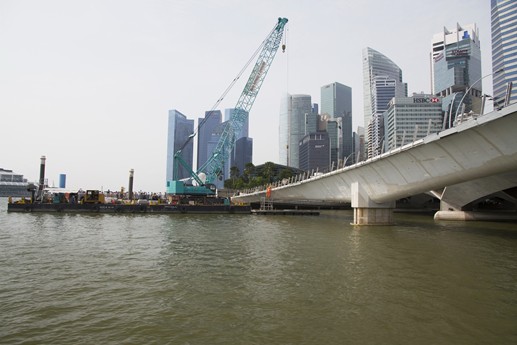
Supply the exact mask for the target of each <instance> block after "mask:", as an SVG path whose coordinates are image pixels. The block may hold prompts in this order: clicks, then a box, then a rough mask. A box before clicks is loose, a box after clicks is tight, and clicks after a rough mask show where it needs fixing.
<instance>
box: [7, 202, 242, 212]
mask: <svg viewBox="0 0 517 345" xmlns="http://www.w3.org/2000/svg"><path fill="white" fill-rule="evenodd" d="M7 212H22V213H31V212H35V213H38V212H40V213H53V212H62V213H161V214H169V213H177V214H182V213H189V214H233V213H235V214H250V213H251V207H250V206H241V205H169V204H158V205H119V204H37V203H35V204H16V203H12V204H8V205H7Z"/></svg>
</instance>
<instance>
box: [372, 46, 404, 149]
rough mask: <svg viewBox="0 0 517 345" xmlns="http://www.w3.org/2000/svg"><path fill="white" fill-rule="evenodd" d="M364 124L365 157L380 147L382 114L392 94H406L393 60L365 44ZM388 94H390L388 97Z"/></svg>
mask: <svg viewBox="0 0 517 345" xmlns="http://www.w3.org/2000/svg"><path fill="white" fill-rule="evenodd" d="M363 91H364V95H363V97H364V125H365V128H367V138H366V146H367V150H368V152H367V154H366V155H367V157H368V158H370V157H374V156H375V155H377V154H379V152H380V151H381V143H382V141H383V140H384V138H383V132H384V129H383V124H384V121H383V119H382V114H383V113H384V111H386V109H388V102H389V101H390V100H391V98H392V97H403V96H407V84H406V83H404V82H403V81H402V70H401V69H400V67H398V66H397V65H396V64H395V63H394V62H393V61H391V60H390V59H389V58H387V57H386V56H384V55H383V54H381V53H379V52H378V51H376V50H374V49H372V48H370V47H367V48H365V49H364V50H363ZM390 97H391V98H390Z"/></svg>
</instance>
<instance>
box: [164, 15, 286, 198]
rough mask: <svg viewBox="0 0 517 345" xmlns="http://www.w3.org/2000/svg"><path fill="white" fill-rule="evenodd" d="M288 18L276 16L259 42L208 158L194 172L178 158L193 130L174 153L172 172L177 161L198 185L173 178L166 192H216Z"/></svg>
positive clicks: (209, 193)
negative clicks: (269, 28)
mask: <svg viewBox="0 0 517 345" xmlns="http://www.w3.org/2000/svg"><path fill="white" fill-rule="evenodd" d="M287 21H288V20H287V18H278V22H277V23H276V24H275V26H274V28H273V30H272V31H271V32H270V33H269V35H268V36H267V37H266V39H265V40H264V41H263V42H262V45H261V47H262V49H261V50H260V54H259V56H258V58H257V61H256V63H255V66H254V67H253V70H252V72H251V74H250V76H249V78H248V81H247V83H246V85H245V86H244V90H243V91H242V93H241V95H240V97H239V99H238V101H237V104H236V105H235V111H234V113H233V116H232V118H231V119H230V120H229V121H227V122H226V123H225V125H224V128H223V130H222V133H221V136H220V138H219V141H218V142H217V145H216V147H215V148H214V150H213V152H212V155H211V156H210V157H209V158H208V159H207V161H206V162H205V163H204V164H203V165H202V166H201V167H198V170H197V172H194V171H193V169H192V167H190V166H189V164H187V163H186V162H185V160H184V159H183V158H182V157H181V151H182V149H183V148H184V147H185V146H186V144H187V143H188V141H190V140H191V139H192V138H193V137H194V136H195V133H194V134H192V135H190V137H189V139H188V141H187V142H186V143H185V144H184V145H183V147H182V148H181V149H180V150H178V152H176V154H175V155H174V164H175V166H174V171H177V167H178V166H179V164H181V165H182V166H183V167H185V168H186V169H187V171H189V173H190V176H191V178H192V179H193V180H195V181H196V184H197V186H194V185H187V184H185V182H184V181H180V180H177V179H174V180H172V181H167V193H168V194H176V195H178V194H179V195H211V194H215V186H214V185H213V184H212V182H214V181H215V179H216V178H217V176H218V175H219V174H220V173H221V170H222V165H223V164H224V162H226V161H228V158H229V156H230V153H231V151H232V149H233V147H234V146H235V140H236V139H235V137H236V134H238V133H240V131H241V129H242V126H243V125H244V123H245V122H246V120H247V118H248V114H249V111H250V110H251V107H252V106H253V103H254V102H255V99H256V98H257V95H258V92H259V91H260V87H261V86H262V83H263V81H264V79H265V77H266V75H267V72H268V71H269V67H270V66H271V64H272V62H273V59H274V57H275V55H276V52H277V50H278V47H279V46H280V42H281V41H282V36H283V33H284V27H285V25H286V24H287ZM259 49H260V47H259ZM282 49H283V50H285V44H284V45H282ZM242 72H243V71H241V74H242ZM237 79H238V77H237V78H235V79H234V81H233V82H232V84H231V85H230V87H229V88H228V89H227V90H226V91H225V93H224V94H223V97H224V95H225V94H226V93H227V92H228V91H229V89H230V88H231V86H233V84H234V83H235V81H236V80H237ZM223 97H221V98H220V99H219V101H218V103H219V102H220V101H221V100H222V98H223ZM218 103H217V104H218ZM217 104H216V105H217ZM214 108H215V107H214Z"/></svg>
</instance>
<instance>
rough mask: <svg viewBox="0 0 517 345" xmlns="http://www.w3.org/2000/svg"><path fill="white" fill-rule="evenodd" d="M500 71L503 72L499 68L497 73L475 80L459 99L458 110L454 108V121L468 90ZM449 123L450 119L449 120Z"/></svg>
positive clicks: (502, 69)
mask: <svg viewBox="0 0 517 345" xmlns="http://www.w3.org/2000/svg"><path fill="white" fill-rule="evenodd" d="M502 71H504V68H501V69H498V70H497V71H495V72H493V73H490V74H487V75H484V76H482V77H481V78H479V79H478V80H476V81H475V82H473V83H472V85H470V86H469V88H468V89H467V90H466V91H465V94H464V95H463V97H461V99H460V103H458V108H456V114H455V115H454V120H456V119H457V118H458V111H459V110H460V108H461V105H462V104H463V100H464V99H465V97H466V96H467V95H468V93H469V91H470V89H472V87H474V85H476V84H477V83H479V82H480V81H481V80H483V79H484V78H486V77H489V76H491V75H494V74H497V73H501V72H502ZM449 121H450V119H449Z"/></svg>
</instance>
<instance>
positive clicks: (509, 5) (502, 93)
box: [492, 0, 517, 109]
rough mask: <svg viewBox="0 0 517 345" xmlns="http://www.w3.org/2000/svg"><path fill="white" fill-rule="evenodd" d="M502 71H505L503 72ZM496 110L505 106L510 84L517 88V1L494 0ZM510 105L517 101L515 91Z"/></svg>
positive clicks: (493, 61) (493, 57)
mask: <svg viewBox="0 0 517 345" xmlns="http://www.w3.org/2000/svg"><path fill="white" fill-rule="evenodd" d="M501 69H503V70H502V71H501ZM492 71H493V72H492V73H493V75H492V79H493V83H494V95H493V96H494V108H496V109H498V108H501V107H502V106H503V105H504V102H505V97H506V90H507V87H508V83H510V82H511V83H512V84H513V89H514V90H515V88H517V85H516V84H517V1H515V0H492ZM508 101H509V103H513V102H516V101H517V91H513V92H512V94H511V97H510V99H509V100H508Z"/></svg>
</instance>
